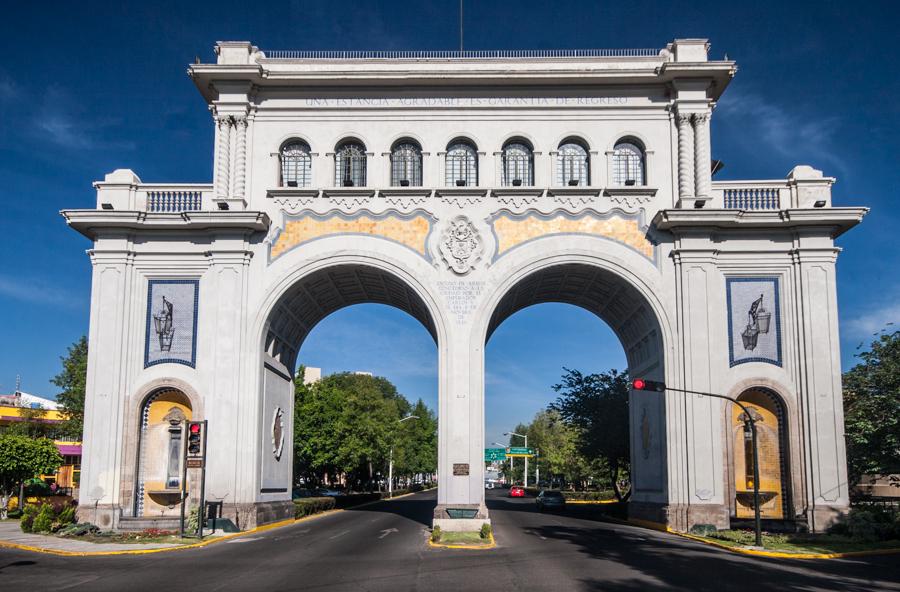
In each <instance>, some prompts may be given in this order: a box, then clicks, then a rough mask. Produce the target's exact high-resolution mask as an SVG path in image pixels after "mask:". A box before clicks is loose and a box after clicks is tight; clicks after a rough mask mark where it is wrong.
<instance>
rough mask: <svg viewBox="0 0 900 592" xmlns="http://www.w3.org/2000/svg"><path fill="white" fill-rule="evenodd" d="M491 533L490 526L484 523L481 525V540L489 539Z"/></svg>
mask: <svg viewBox="0 0 900 592" xmlns="http://www.w3.org/2000/svg"><path fill="white" fill-rule="evenodd" d="M491 532H492V530H491V525H490V524H488V523H487V522H485V523H484V524H482V525H481V538H483V539H489V538H491Z"/></svg>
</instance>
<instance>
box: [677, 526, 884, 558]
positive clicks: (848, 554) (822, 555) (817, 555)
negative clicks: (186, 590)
mask: <svg viewBox="0 0 900 592" xmlns="http://www.w3.org/2000/svg"><path fill="white" fill-rule="evenodd" d="M668 532H670V533H672V534H674V535H677V536H680V537H682V538H686V539H690V540H692V541H698V542H701V543H703V544H705V545H710V546H712V547H718V548H719V549H725V550H726V551H731V552H733V553H739V554H742V555H753V556H756V557H772V558H778V559H842V558H845V557H866V556H874V555H896V554H900V549H896V548H894V549H873V550H871V551H847V552H844V553H788V552H785V551H765V550H761V549H746V548H743V547H730V546H728V545H726V544H724V543H720V542H718V541H712V540H709V539H707V538H704V537H700V536H697V535H694V534H687V533H683V532H676V531H674V530H672V529H668Z"/></svg>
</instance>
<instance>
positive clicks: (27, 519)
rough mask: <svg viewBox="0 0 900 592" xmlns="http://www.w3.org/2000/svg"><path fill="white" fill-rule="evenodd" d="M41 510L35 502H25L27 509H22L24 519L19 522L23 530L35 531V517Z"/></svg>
mask: <svg viewBox="0 0 900 592" xmlns="http://www.w3.org/2000/svg"><path fill="white" fill-rule="evenodd" d="M40 511H41V509H40V508H39V507H38V506H36V505H34V504H25V509H24V510H22V520H21V521H20V522H19V526H20V527H21V528H22V532H33V526H34V519H35V517H36V516H37V515H38V512H40Z"/></svg>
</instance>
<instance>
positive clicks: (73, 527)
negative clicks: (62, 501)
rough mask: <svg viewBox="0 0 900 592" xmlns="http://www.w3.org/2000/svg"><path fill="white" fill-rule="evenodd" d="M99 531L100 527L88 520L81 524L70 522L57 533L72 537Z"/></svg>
mask: <svg viewBox="0 0 900 592" xmlns="http://www.w3.org/2000/svg"><path fill="white" fill-rule="evenodd" d="M99 532H100V529H99V528H97V527H96V526H94V525H93V524H91V523H90V522H82V523H81V524H70V525H68V526H64V527H63V528H62V529H60V531H59V532H58V533H57V534H58V535H59V536H61V537H73V536H84V535H86V534H97V533H99Z"/></svg>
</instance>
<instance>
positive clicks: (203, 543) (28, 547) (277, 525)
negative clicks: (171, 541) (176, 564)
mask: <svg viewBox="0 0 900 592" xmlns="http://www.w3.org/2000/svg"><path fill="white" fill-rule="evenodd" d="M369 503H371V502H369ZM361 505H363V504H360V506H361ZM360 506H354V507H356V508H358V507H360ZM344 511H345V509H343V508H341V509H334V510H327V511H325V512H320V513H318V514H313V515H311V516H304V517H303V518H288V519H287V520H281V521H279V522H272V523H271V524H263V525H262V526H257V527H256V528H253V529H250V530H245V531H243V532H235V533H232V534H226V535H223V536H220V537H216V538H214V539H208V540H205V541H199V542H196V543H190V544H187V545H178V546H174V547H161V548H158V549H134V550H131V549H128V550H124V549H123V550H121V551H64V550H62V549H48V548H46V547H32V546H31V545H22V544H19V543H11V542H9V541H0V548H8V549H19V550H22V551H33V552H36V553H46V554H48V555H61V556H63V557H104V556H107V555H148V554H150V553H163V552H165V551H181V550H184V549H198V548H200V547H208V546H209V545H212V544H215V543H220V542H222V541H228V540H231V539H236V538H238V537H242V536H247V535H249V534H255V533H258V532H264V531H266V530H272V529H274V528H281V527H283V526H291V525H292V524H297V523H299V522H306V521H307V520H312V519H315V518H321V517H322V516H327V515H329V514H337V513H338V512H344ZM101 544H102V543H101Z"/></svg>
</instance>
